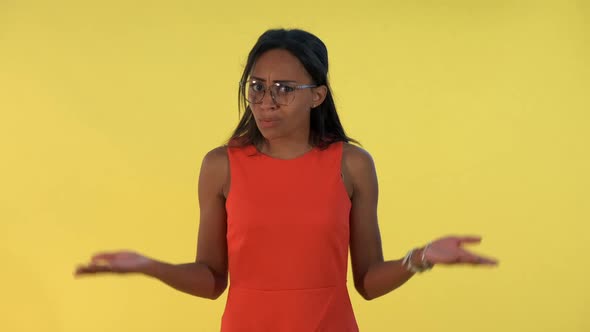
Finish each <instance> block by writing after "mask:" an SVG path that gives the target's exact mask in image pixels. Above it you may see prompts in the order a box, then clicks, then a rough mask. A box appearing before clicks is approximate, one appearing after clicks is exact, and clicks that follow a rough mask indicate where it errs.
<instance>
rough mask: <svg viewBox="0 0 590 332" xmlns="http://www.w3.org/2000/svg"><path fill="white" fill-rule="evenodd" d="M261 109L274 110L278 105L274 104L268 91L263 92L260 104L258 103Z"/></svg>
mask: <svg viewBox="0 0 590 332" xmlns="http://www.w3.org/2000/svg"><path fill="white" fill-rule="evenodd" d="M260 104H261V106H262V107H266V108H276V107H277V106H278V105H277V103H275V100H274V98H273V97H272V92H271V90H270V89H268V90H266V91H265V92H264V95H263V96H262V102H261V103H260Z"/></svg>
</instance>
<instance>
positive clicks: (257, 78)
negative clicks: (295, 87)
mask: <svg viewBox="0 0 590 332" xmlns="http://www.w3.org/2000/svg"><path fill="white" fill-rule="evenodd" d="M250 78H251V79H253V80H257V81H261V82H266V80H265V79H264V78H261V77H256V76H250ZM273 83H297V81H294V80H274V81H273Z"/></svg>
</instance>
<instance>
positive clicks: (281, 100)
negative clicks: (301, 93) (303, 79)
mask: <svg viewBox="0 0 590 332" xmlns="http://www.w3.org/2000/svg"><path fill="white" fill-rule="evenodd" d="M240 85H241V86H242V87H245V88H247V89H248V91H246V100H247V101H248V102H249V103H251V104H260V103H262V99H263V98H264V94H265V93H266V91H267V90H269V89H270V96H271V98H272V100H273V101H274V102H275V103H276V104H278V105H283V106H285V105H289V104H290V103H292V102H293V100H294V99H295V91H297V90H301V89H309V88H315V87H317V85H316V84H303V85H296V84H292V83H279V82H275V83H273V84H272V85H271V86H269V87H268V88H267V87H266V86H265V85H264V84H263V83H262V82H261V81H258V80H249V81H246V82H240Z"/></svg>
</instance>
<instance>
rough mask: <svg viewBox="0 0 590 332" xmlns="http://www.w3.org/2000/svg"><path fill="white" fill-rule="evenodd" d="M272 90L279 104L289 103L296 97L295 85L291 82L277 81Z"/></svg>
mask: <svg viewBox="0 0 590 332" xmlns="http://www.w3.org/2000/svg"><path fill="white" fill-rule="evenodd" d="M271 91H272V94H273V95H274V99H275V102H276V103H277V104H279V105H289V104H290V103H291V102H292V101H293V99H294V98H295V87H293V86H291V85H289V84H282V83H275V84H274V85H273V86H272V87H271Z"/></svg>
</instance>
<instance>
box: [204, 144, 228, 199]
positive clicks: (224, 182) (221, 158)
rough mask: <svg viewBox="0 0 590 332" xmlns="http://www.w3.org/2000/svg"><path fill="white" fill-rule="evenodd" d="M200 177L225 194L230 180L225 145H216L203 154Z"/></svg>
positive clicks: (208, 184)
mask: <svg viewBox="0 0 590 332" xmlns="http://www.w3.org/2000/svg"><path fill="white" fill-rule="evenodd" d="M201 179H202V180H205V181H202V182H203V183H206V185H207V186H212V187H214V188H215V189H216V191H218V192H219V193H221V194H223V196H226V195H227V192H228V188H229V180H230V179H229V157H228V155H227V146H225V145H222V146H219V147H216V148H214V149H212V150H211V151H209V152H207V153H206V154H205V157H204V158H203V163H202V165H201Z"/></svg>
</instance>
